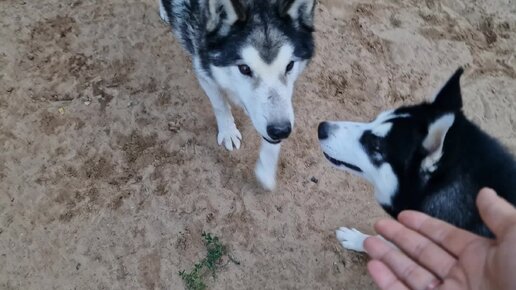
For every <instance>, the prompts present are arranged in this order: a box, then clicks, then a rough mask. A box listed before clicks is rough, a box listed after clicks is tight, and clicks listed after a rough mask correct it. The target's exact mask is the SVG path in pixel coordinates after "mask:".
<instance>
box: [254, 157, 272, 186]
mask: <svg viewBox="0 0 516 290" xmlns="http://www.w3.org/2000/svg"><path fill="white" fill-rule="evenodd" d="M254 173H255V174H256V178H257V179H258V181H259V182H260V184H261V185H262V186H263V188H265V189H266V190H269V191H273V190H274V188H276V173H275V172H274V171H273V170H270V169H269V170H268V169H267V168H265V166H263V163H262V162H261V161H258V163H257V164H256V168H255V169H254Z"/></svg>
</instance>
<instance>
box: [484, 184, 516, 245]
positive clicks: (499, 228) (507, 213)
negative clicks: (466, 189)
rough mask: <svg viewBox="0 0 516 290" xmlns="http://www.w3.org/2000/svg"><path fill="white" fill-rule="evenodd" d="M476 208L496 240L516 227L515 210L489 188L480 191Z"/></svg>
mask: <svg viewBox="0 0 516 290" xmlns="http://www.w3.org/2000/svg"><path fill="white" fill-rule="evenodd" d="M477 207H478V210H479V211H480V216H481V217H482V220H483V221H484V222H485V223H486V225H487V227H488V228H489V229H490V230H491V231H492V232H493V233H494V234H495V236H496V237H497V238H500V237H502V236H503V235H504V233H505V232H506V231H507V230H508V229H509V228H510V227H511V226H515V225H516V209H515V208H514V207H513V206H512V205H511V204H510V203H508V202H507V201H506V200H505V199H503V198H501V197H499V196H498V195H497V194H496V192H495V191H494V190H492V189H490V188H483V189H482V190H480V192H479V194H478V196H477Z"/></svg>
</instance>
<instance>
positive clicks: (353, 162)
mask: <svg viewBox="0 0 516 290" xmlns="http://www.w3.org/2000/svg"><path fill="white" fill-rule="evenodd" d="M462 73H463V70H462V69H458V70H457V71H456V72H455V74H454V75H453V76H452V77H451V78H450V79H449V80H448V82H447V83H446V84H445V85H444V86H443V88H442V89H441V90H440V91H439V92H438V93H437V95H436V96H435V98H434V100H433V101H432V102H431V103H422V104H419V105H414V106H406V107H401V108H398V109H396V110H392V111H387V112H383V113H381V114H380V115H379V116H378V117H377V118H376V119H375V120H373V121H372V122H370V123H353V122H323V123H321V124H320V125H319V132H318V134H319V140H320V144H321V148H322V151H323V152H324V155H325V156H326V157H327V159H328V160H330V162H332V163H333V164H334V165H335V166H337V167H338V168H339V169H343V170H345V171H349V172H352V173H354V174H357V175H359V176H362V177H363V178H365V179H367V180H368V181H369V182H371V183H372V185H373V186H374V189H375V197H376V200H377V201H378V202H379V203H380V205H381V206H382V207H383V208H384V209H385V210H386V211H387V212H388V213H389V214H390V215H391V216H393V217H396V216H397V215H398V214H399V213H400V212H401V211H403V210H407V209H411V210H417V211H421V212H424V213H426V214H428V215H430V216H433V217H436V218H439V219H441V220H444V221H447V222H449V223H451V224H453V225H455V226H457V227H460V228H463V229H466V230H469V231H472V232H474V233H476V234H479V235H482V236H488V237H489V236H492V233H491V232H490V231H489V230H488V229H487V227H486V226H485V224H484V223H483V222H482V220H481V219H480V216H479V213H478V210H477V208H476V206H475V200H476V196H477V194H478V192H479V190H480V189H481V188H483V187H490V188H492V189H494V190H495V191H496V192H497V193H498V194H499V195H500V196H501V197H503V198H505V199H506V200H508V201H509V202H510V203H512V204H516V161H515V159H514V157H513V156H512V155H511V154H510V153H509V152H508V151H507V150H506V149H505V148H504V147H503V146H501V145H500V143H498V142H497V141H496V140H495V139H493V138H492V137H490V136H488V135H487V134H486V133H484V132H483V131H482V130H481V129H480V128H479V127H478V126H476V125H475V124H473V123H472V122H471V121H469V120H468V119H467V118H466V117H465V116H464V114H463V112H462V96H461V88H460V77H461V75H462ZM336 234H337V239H338V240H339V242H340V243H341V244H342V246H343V247H344V248H347V249H351V250H355V251H364V248H363V241H364V240H365V239H366V238H367V237H368V236H367V235H364V234H362V233H360V232H359V231H357V230H356V229H350V228H346V227H343V228H340V229H339V230H337V232H336Z"/></svg>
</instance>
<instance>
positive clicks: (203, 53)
mask: <svg viewBox="0 0 516 290" xmlns="http://www.w3.org/2000/svg"><path fill="white" fill-rule="evenodd" d="M314 6H315V0H260V1H257V0H160V16H161V18H162V19H163V20H164V21H166V22H167V23H169V24H170V25H171V26H172V28H173V30H174V32H175V35H176V37H177V39H179V41H180V42H181V44H182V45H183V47H184V48H185V49H186V50H187V51H188V52H189V53H190V55H191V56H192V61H193V66H194V68H195V72H196V74H197V78H198V80H199V83H200V85H201V87H202V88H203V90H204V91H205V93H206V95H207V96H208V98H209V99H210V101H211V104H212V107H213V111H214V113H215V117H216V121H217V127H218V136H217V141H218V143H219V145H224V147H225V148H226V149H228V150H230V151H231V150H233V149H239V148H240V142H241V139H242V136H241V134H240V131H239V130H238V129H237V127H236V126H235V121H234V119H233V115H232V113H231V107H230V104H234V105H237V106H239V107H241V108H243V110H244V111H245V113H246V114H247V115H248V116H249V117H250V119H251V121H252V123H253V125H254V127H255V129H256V130H257V131H258V133H259V134H260V135H261V136H262V137H263V141H262V145H261V149H260V157H259V160H258V162H257V165H256V169H255V172H256V175H257V178H258V180H259V181H260V182H261V184H262V185H263V186H264V187H265V188H266V189H269V190H272V189H273V188H274V187H275V183H276V168H277V162H278V159H279V152H280V146H281V145H280V142H281V141H282V140H283V139H285V138H287V137H288V136H289V135H290V133H291V131H292V128H293V126H294V109H293V106H292V92H293V89H294V83H295V81H296V79H297V78H298V76H299V75H300V74H301V72H302V71H303V70H304V68H305V66H306V65H307V63H308V61H309V60H310V59H311V57H312V55H313V53H314V41H313V36H312V31H313V13H314Z"/></svg>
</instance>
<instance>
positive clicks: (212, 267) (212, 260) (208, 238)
mask: <svg viewBox="0 0 516 290" xmlns="http://www.w3.org/2000/svg"><path fill="white" fill-rule="evenodd" d="M202 238H203V242H204V246H205V247H206V251H207V253H206V257H205V258H204V259H202V260H201V261H200V262H198V263H196V264H195V265H194V268H193V270H192V271H190V272H188V273H187V272H186V271H185V270H183V271H180V272H179V276H180V277H181V278H182V279H183V282H184V283H185V286H186V289H188V290H205V289H206V287H207V286H206V283H205V282H204V277H205V276H206V274H207V273H210V274H211V276H212V277H213V278H216V271H217V270H218V269H220V268H221V267H223V266H225V265H227V263H226V264H225V265H223V264H222V260H223V257H224V256H227V257H228V259H229V261H231V262H233V263H235V264H237V265H240V263H239V262H238V261H236V260H235V259H234V258H233V257H231V256H230V255H229V254H228V249H227V247H226V245H223V244H222V243H221V242H220V239H219V238H218V237H216V236H213V235H211V234H210V233H202ZM229 261H228V263H229Z"/></svg>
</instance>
